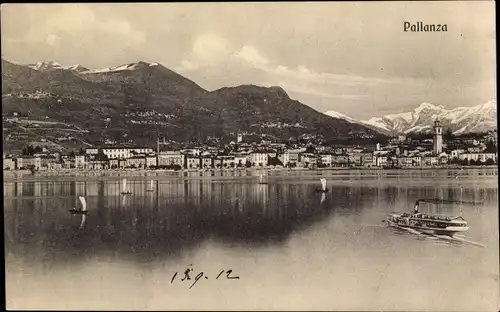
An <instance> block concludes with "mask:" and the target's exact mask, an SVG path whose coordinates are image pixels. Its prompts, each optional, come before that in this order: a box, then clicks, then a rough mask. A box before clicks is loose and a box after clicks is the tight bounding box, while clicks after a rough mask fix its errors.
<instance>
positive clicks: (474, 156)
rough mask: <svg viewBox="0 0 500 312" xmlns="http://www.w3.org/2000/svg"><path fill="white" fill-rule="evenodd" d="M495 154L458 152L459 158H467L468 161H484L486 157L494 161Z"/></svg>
mask: <svg viewBox="0 0 500 312" xmlns="http://www.w3.org/2000/svg"><path fill="white" fill-rule="evenodd" d="M496 158H497V157H496V154H495V153H463V154H460V159H461V160H464V159H467V160H468V161H471V160H474V161H480V162H482V163H484V162H486V161H487V160H488V159H491V160H493V161H494V162H495V163H496Z"/></svg>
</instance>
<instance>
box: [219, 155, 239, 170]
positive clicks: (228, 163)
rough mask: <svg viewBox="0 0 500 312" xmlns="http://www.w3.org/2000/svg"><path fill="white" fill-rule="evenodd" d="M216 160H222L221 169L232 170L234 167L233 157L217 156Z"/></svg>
mask: <svg viewBox="0 0 500 312" xmlns="http://www.w3.org/2000/svg"><path fill="white" fill-rule="evenodd" d="M217 158H220V159H221V160H222V167H223V168H233V167H235V163H234V156H231V155H228V156H218V157H217Z"/></svg>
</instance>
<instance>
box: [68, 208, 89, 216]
mask: <svg viewBox="0 0 500 312" xmlns="http://www.w3.org/2000/svg"><path fill="white" fill-rule="evenodd" d="M68 211H69V212H71V213H72V214H84V215H86V214H87V213H88V211H87V210H78V209H68Z"/></svg>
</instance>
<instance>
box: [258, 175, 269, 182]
mask: <svg viewBox="0 0 500 312" xmlns="http://www.w3.org/2000/svg"><path fill="white" fill-rule="evenodd" d="M259 184H267V182H264V177H263V176H262V174H260V175H259Z"/></svg>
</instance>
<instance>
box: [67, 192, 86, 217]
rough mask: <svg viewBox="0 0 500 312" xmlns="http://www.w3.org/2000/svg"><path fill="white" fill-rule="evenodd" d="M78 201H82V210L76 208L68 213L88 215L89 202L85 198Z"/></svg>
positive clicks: (80, 197) (81, 197)
mask: <svg viewBox="0 0 500 312" xmlns="http://www.w3.org/2000/svg"><path fill="white" fill-rule="evenodd" d="M78 199H80V203H82V208H81V209H77V208H76V207H75V208H71V209H68V211H69V212H71V213H72V214H87V213H88V210H87V201H86V200H85V197H83V196H79V197H78Z"/></svg>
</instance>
